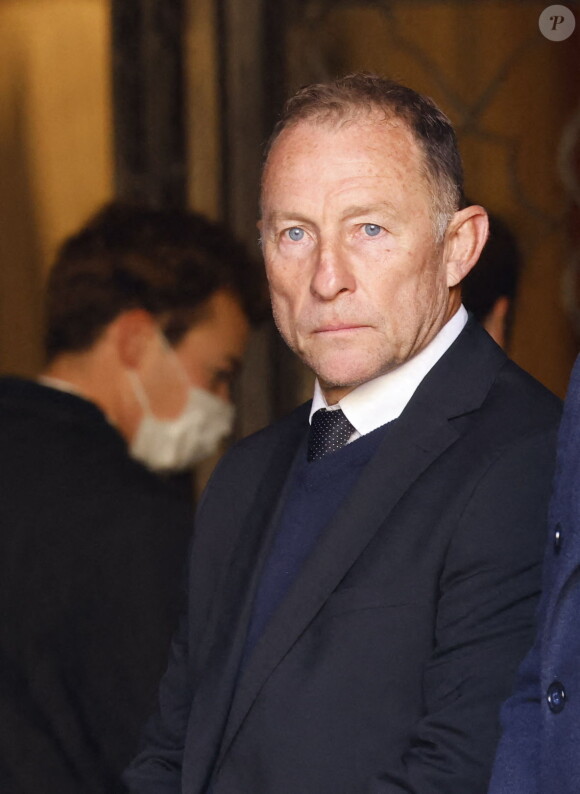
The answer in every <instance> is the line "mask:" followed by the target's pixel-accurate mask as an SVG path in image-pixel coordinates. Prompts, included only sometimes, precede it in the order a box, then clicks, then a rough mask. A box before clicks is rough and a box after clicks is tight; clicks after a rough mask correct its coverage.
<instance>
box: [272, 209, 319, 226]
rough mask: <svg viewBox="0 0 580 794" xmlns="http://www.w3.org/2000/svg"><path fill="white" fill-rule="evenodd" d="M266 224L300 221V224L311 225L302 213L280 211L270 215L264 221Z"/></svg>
mask: <svg viewBox="0 0 580 794" xmlns="http://www.w3.org/2000/svg"><path fill="white" fill-rule="evenodd" d="M263 220H265V221H266V223H278V222H279V221H290V220H292V221H298V222H299V223H311V221H309V220H308V218H307V217H306V216H305V215H302V214H301V213H300V212H280V211H279V210H275V211H274V212H270V213H268V215H267V216H266V217H265V218H264V219H263Z"/></svg>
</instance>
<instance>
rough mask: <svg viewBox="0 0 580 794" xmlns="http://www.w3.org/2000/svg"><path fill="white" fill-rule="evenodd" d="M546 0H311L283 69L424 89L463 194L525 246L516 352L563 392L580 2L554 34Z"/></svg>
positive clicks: (579, 103) (568, 342)
mask: <svg viewBox="0 0 580 794" xmlns="http://www.w3.org/2000/svg"><path fill="white" fill-rule="evenodd" d="M546 5H548V3H545V2H535V1H534V0H531V1H530V2H525V3H522V2H517V0H511V1H510V0H507V1H504V2H498V1H497V0H479V1H478V2H453V1H449V0H448V1H447V2H418V0H415V1H414V2H413V0H410V1H409V0H406V1H405V2H397V1H396V0H393V1H391V0H389V2H387V0H377V2H375V3H374V4H371V3H364V2H360V1H359V2H354V0H353V2H343V3H341V4H340V5H339V4H336V3H332V2H329V0H311V2H306V3H302V6H303V7H304V6H306V9H305V10H304V9H303V10H304V13H303V14H301V15H300V17H299V19H300V21H299V22H298V23H297V24H296V25H295V26H294V27H292V28H291V29H290V34H289V38H288V53H289V56H288V71H289V74H290V76H291V81H292V82H293V83H294V85H299V84H301V83H304V82H308V81H310V80H311V79H319V78H320V77H325V76H329V75H332V74H339V73H344V72H346V71H353V70H370V71H378V72H381V73H383V74H387V75H389V76H392V77H395V78H396V79H399V80H401V81H403V82H405V83H407V84H408V85H410V86H412V87H413V88H416V89H417V90H419V91H422V92H424V93H427V94H429V95H430V96H432V97H433V98H434V99H435V100H436V101H437V102H438V103H439V104H440V105H441V106H442V107H443V108H444V109H445V110H446V111H447V112H448V113H449V115H450V116H451V118H452V120H453V121H454V123H455V124H456V126H457V128H458V131H459V137H460V145H461V148H462V152H463V156H464V161H465V167H466V182H467V190H468V194H469V195H470V196H471V197H473V198H474V199H476V200H477V201H479V202H481V203H483V204H484V205H486V206H487V207H488V208H489V209H491V210H492V211H495V212H496V213H498V214H499V215H502V216H503V217H504V218H505V219H506V220H507V221H508V222H509V224H510V225H511V226H512V228H513V230H514V231H515V232H516V234H517V236H518V239H519V241H520V243H521V246H522V249H523V253H524V258H525V265H526V267H525V272H524V274H523V283H522V287H521V296H520V303H519V306H518V311H517V315H516V324H515V335H514V340H513V345H512V350H511V353H512V355H513V357H514V358H515V359H516V360H517V361H518V363H520V364H521V365H522V366H523V367H524V368H526V369H528V370H529V371H530V372H532V373H533V374H534V375H536V377H538V378H540V379H541V380H542V381H543V382H544V383H546V384H547V385H548V386H549V387H550V388H552V389H553V390H555V391H556V392H558V393H560V394H563V393H564V390H565V386H566V383H567V380H568V375H569V372H570V367H571V364H572V361H573V359H574V356H575V353H576V350H577V339H576V338H575V336H574V334H573V332H572V327H571V323H570V321H569V318H568V317H567V316H566V314H565V311H564V307H563V301H562V297H561V290H562V274H563V268H564V264H565V262H566V261H567V260H568V259H569V257H570V256H571V242H570V239H569V232H570V210H571V207H572V201H571V197H570V196H569V195H568V193H567V192H566V190H565V189H564V187H563V184H562V181H561V179H560V175H559V173H558V166H557V161H558V152H559V149H560V148H561V140H562V136H563V133H564V131H565V128H566V125H567V124H568V123H569V122H570V121H571V119H572V116H573V114H574V113H578V109H579V108H580V68H579V61H580V58H579V55H580V33H579V27H580V7H578V5H577V4H573V5H574V7H575V10H576V17H577V22H578V27H577V29H576V32H575V33H574V34H573V36H572V37H571V38H570V39H568V40H567V41H564V42H558V43H556V42H551V41H548V40H547V39H545V38H544V37H543V36H542V35H541V34H540V32H539V30H538V17H539V15H540V13H541V12H542V10H543V9H544V8H545V7H546ZM568 5H572V4H570V3H569V4H568ZM576 167H578V164H577V163H576Z"/></svg>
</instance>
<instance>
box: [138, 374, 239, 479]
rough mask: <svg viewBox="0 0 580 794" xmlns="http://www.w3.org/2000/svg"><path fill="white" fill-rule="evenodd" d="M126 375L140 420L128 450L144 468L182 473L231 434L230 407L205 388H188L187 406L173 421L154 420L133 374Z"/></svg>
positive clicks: (232, 408)
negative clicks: (138, 409) (138, 407)
mask: <svg viewBox="0 0 580 794" xmlns="http://www.w3.org/2000/svg"><path fill="white" fill-rule="evenodd" d="M129 375H130V377H131V382H132V384H133V389H134V391H135V396H136V397H137V399H138V400H139V402H140V404H141V408H142V409H143V417H142V419H141V422H140V423H139V427H138V428H137V432H136V433H135V437H134V438H133V440H132V442H131V444H130V447H129V451H130V453H131V455H132V456H133V457H134V458H135V459H136V460H139V461H141V463H144V464H145V465H146V466H147V467H148V468H150V469H153V471H158V472H175V471H183V469H187V468H189V467H190V466H193V465H195V464H196V463H199V461H200V460H203V458H206V457H207V456H208V455H211V453H212V452H215V450H216V449H217V447H218V445H219V442H220V441H221V440H222V439H223V438H225V437H226V436H227V435H229V434H230V433H231V431H232V427H233V421H234V406H233V405H231V404H230V403H228V402H226V401H225V400H223V399H222V398H221V397H217V396H216V395H214V394H211V392H208V391H206V390H205V389H200V388H197V387H195V386H190V387H189V393H188V397H187V403H186V405H185V408H184V409H183V411H182V412H181V414H180V415H179V416H178V417H176V418H175V419H158V418H157V417H156V416H154V414H153V413H152V411H151V408H150V405H149V400H148V398H147V395H146V394H145V390H144V388H143V384H142V383H141V381H140V380H139V377H138V375H137V373H136V372H135V371H134V370H130V372H129Z"/></svg>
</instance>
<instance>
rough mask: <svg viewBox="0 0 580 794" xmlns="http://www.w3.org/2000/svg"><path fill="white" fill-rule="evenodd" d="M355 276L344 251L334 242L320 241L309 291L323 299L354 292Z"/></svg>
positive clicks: (326, 299) (328, 299)
mask: <svg viewBox="0 0 580 794" xmlns="http://www.w3.org/2000/svg"><path fill="white" fill-rule="evenodd" d="M355 284H356V282H355V278H354V274H353V271H352V267H351V264H350V262H349V261H348V258H347V256H346V255H345V252H344V251H342V250H341V249H340V247H339V246H338V245H337V244H336V243H331V242H324V243H321V244H320V246H319V248H318V252H317V257H316V262H315V269H314V273H313V276H312V281H311V283H310V291H311V293H312V294H313V295H314V296H316V297H317V298H320V299H321V300H324V301H331V300H334V298H336V297H337V296H338V295H340V294H341V293H344V292H354V289H355Z"/></svg>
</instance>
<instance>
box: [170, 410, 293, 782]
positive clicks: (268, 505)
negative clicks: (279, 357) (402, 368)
mask: <svg viewBox="0 0 580 794" xmlns="http://www.w3.org/2000/svg"><path fill="white" fill-rule="evenodd" d="M308 408H309V404H307V405H305V406H302V407H301V408H300V409H299V410H298V411H297V412H295V413H294V415H293V416H291V417H289V419H288V420H287V421H286V424H285V425H284V426H283V430H282V433H281V434H280V435H279V436H278V438H277V441H278V444H277V445H276V448H275V449H273V450H269V455H268V456H266V457H264V458H261V459H257V460H256V461H255V467H254V468H253V469H252V471H251V472H245V474H246V476H248V477H253V478H256V477H257V478H258V479H260V480H261V483H260V487H259V489H258V491H257V493H256V497H255V498H254V499H253V500H252V502H251V504H250V506H249V509H247V511H246V512H245V521H244V522H242V524H241V527H240V532H239V534H238V537H237V541H236V542H235V543H234V544H233V546H232V552H231V555H230V559H229V561H228V563H227V564H226V565H224V568H223V570H224V574H223V576H222V580H221V582H220V585H219V587H218V590H217V593H218V595H217V597H216V599H215V601H214V605H213V609H212V613H211V616H210V618H209V621H208V625H209V626H210V629H209V630H208V631H207V632H206V638H205V642H204V644H203V647H201V648H200V649H199V654H198V661H197V664H196V666H195V667H196V670H197V671H198V675H199V676H200V677H199V680H198V681H197V684H196V687H195V697H194V699H193V702H192V706H191V713H190V717H189V726H190V728H189V730H190V731H191V735H190V736H189V737H188V739H187V741H186V754H187V755H189V754H191V755H192V757H194V758H195V763H192V764H188V763H184V765H183V770H184V773H183V774H184V790H185V789H186V788H187V790H188V791H192V792H193V791H204V790H205V787H206V786H207V782H208V781H207V779H206V776H207V774H208V773H209V772H210V771H211V770H212V768H213V766H214V761H215V758H216V756H217V754H218V751H219V748H220V745H221V741H222V738H223V735H224V728H225V724H226V721H227V718H228V713H229V710H230V706H231V702H232V696H233V692H234V689H235V686H236V681H237V675H238V670H239V664H240V657H241V654H242V651H243V647H244V643H245V638H246V631H247V626H248V621H249V617H250V613H251V608H252V602H253V594H254V591H255V586H256V583H257V579H258V576H259V573H260V571H261V568H262V563H263V559H264V555H265V554H266V553H267V549H268V546H269V539H270V537H271V535H272V532H273V530H274V527H275V525H276V519H277V511H278V509H279V505H280V503H281V501H282V499H281V496H282V495H283V493H284V490H285V484H286V482H287V480H288V472H289V470H290V468H291V466H292V462H293V460H294V456H295V454H296V450H297V449H298V448H299V447H300V446H301V441H302V439H303V438H304V437H305V432H306V428H307V427H308ZM194 675H195V673H194ZM200 726H203V727H202V729H201V730H200Z"/></svg>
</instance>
